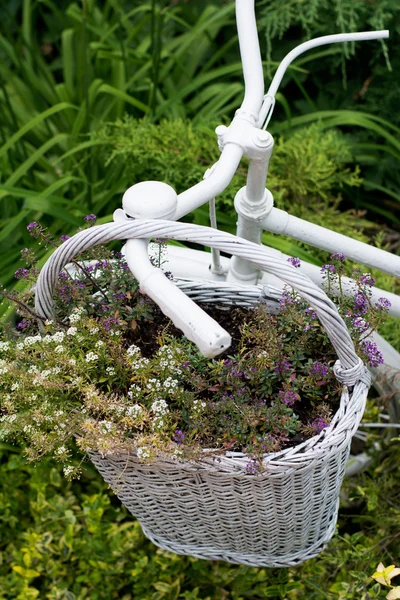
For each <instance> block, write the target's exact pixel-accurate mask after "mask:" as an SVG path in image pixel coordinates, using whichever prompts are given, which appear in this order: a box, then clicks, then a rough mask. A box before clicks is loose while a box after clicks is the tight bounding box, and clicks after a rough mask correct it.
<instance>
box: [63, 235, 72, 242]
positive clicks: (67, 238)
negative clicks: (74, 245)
mask: <svg viewBox="0 0 400 600" xmlns="http://www.w3.org/2000/svg"><path fill="white" fill-rule="evenodd" d="M69 239H71V238H70V236H69V235H66V234H64V235H62V236H61V237H60V242H66V241H67V240H69Z"/></svg>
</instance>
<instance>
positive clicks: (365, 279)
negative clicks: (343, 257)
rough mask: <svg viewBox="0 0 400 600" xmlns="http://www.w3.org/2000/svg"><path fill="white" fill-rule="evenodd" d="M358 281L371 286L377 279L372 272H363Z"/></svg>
mask: <svg viewBox="0 0 400 600" xmlns="http://www.w3.org/2000/svg"><path fill="white" fill-rule="evenodd" d="M358 281H359V282H360V283H361V284H363V285H368V286H369V287H372V286H373V285H375V279H374V278H373V277H372V275H371V273H363V274H362V275H360V277H359V279H358Z"/></svg>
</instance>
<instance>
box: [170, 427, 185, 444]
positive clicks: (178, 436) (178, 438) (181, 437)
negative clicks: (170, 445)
mask: <svg viewBox="0 0 400 600" xmlns="http://www.w3.org/2000/svg"><path fill="white" fill-rule="evenodd" d="M172 439H173V440H174V442H176V443H177V444H183V442H184V441H185V434H184V433H183V431H181V430H180V429H175V432H174V435H173V436H172Z"/></svg>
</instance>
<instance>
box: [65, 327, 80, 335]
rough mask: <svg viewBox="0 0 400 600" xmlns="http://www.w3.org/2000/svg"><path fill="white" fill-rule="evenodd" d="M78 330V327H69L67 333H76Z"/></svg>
mask: <svg viewBox="0 0 400 600" xmlns="http://www.w3.org/2000/svg"><path fill="white" fill-rule="evenodd" d="M77 331H78V330H77V328H76V327H70V328H69V329H67V335H76V332H77Z"/></svg>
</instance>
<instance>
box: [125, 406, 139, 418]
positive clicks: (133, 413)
mask: <svg viewBox="0 0 400 600" xmlns="http://www.w3.org/2000/svg"><path fill="white" fill-rule="evenodd" d="M125 414H126V416H127V417H132V418H133V419H137V418H138V417H140V416H141V415H142V414H143V408H142V407H141V406H140V404H134V405H133V406H128V408H127V409H126V413H125Z"/></svg>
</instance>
